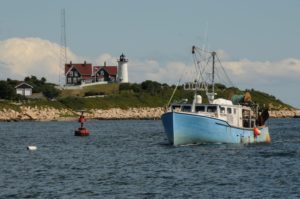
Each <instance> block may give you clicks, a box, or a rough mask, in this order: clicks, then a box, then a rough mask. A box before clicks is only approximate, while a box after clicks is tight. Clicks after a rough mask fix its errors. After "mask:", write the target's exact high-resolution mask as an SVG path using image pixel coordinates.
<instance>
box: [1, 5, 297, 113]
mask: <svg viewBox="0 0 300 199" xmlns="http://www.w3.org/2000/svg"><path fill="white" fill-rule="evenodd" d="M62 8H65V10H66V32H67V47H68V57H69V60H72V61H78V62H82V61H83V60H87V61H88V62H92V63H93V64H94V65H101V64H102V63H103V62H104V61H107V62H108V63H110V64H116V62H115V61H116V58H117V57H118V56H119V55H120V54H121V53H122V52H124V53H125V54H126V55H127V57H128V59H129V66H128V67H129V79H130V81H131V82H141V81H143V80H146V79H152V80H155V81H160V82H167V83H170V84H175V83H176V82H177V81H178V79H179V77H180V73H181V72H182V71H184V70H185V68H192V67H191V64H192V57H191V53H190V52H191V46H192V45H198V46H203V45H205V46H206V47H207V48H209V50H216V51H217V52H220V54H221V60H223V65H224V67H225V68H226V69H227V71H228V73H229V75H230V76H231V78H232V81H233V82H234V84H235V86H237V87H239V88H241V89H245V88H254V89H256V90H261V91H265V92H268V93H270V94H272V95H275V96H276V97H277V98H279V99H281V100H282V101H284V102H286V103H289V104H291V105H293V106H296V107H300V92H299V91H298V90H299V88H298V87H299V86H298V85H299V83H300V41H299V35H300V26H299V19H300V12H299V8H300V1H297V0H287V1H282V0H264V1H259V0H251V1H250V0H249V1H239V0H227V1H217V0H207V1H206V0H205V1H201V0H187V1H179V0H164V1H158V0H152V1H140V0H124V1H117V0H110V1H97V0H89V1H74V0H73V1H71V0H70V1H67V0H53V1H40V0H27V1H16V0H10V1H2V2H1V7H0V78H1V79H6V78H7V77H10V78H16V79H23V78H24V77H25V76H26V75H31V74H33V75H36V76H38V77H40V76H44V77H46V79H47V80H48V81H52V82H56V83H57V79H58V78H57V76H58V74H57V73H58V69H57V68H58V67H57V65H59V55H60V54H59V45H60V37H61V24H60V20H61V15H60V12H61V9H62Z"/></svg>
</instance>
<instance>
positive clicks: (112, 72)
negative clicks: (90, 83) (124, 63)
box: [94, 66, 118, 75]
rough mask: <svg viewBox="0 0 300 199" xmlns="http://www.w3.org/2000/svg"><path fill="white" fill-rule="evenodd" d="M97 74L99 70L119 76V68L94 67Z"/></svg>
mask: <svg viewBox="0 0 300 199" xmlns="http://www.w3.org/2000/svg"><path fill="white" fill-rule="evenodd" d="M94 68H95V73H97V72H98V71H99V70H101V69H104V70H105V71H106V72H107V73H108V74H109V75H117V72H118V68H117V66H94Z"/></svg>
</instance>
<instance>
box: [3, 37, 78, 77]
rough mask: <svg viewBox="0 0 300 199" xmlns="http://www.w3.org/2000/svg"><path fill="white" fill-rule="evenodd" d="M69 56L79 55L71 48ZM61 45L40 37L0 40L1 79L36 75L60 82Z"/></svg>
mask: <svg viewBox="0 0 300 199" xmlns="http://www.w3.org/2000/svg"><path fill="white" fill-rule="evenodd" d="M67 54H68V57H69V58H71V59H72V60H77V59H78V57H77V56H76V55H75V54H74V53H72V52H71V51H70V50H68V52H67ZM59 55H60V46H59V45H58V44H56V43H53V42H50V41H48V40H43V39H40V38H12V39H7V40H4V41H0V70H1V71H0V72H1V74H3V75H1V76H0V77H1V79H6V78H11V79H19V80H23V79H24V77H26V76H30V75H35V76H37V77H38V78H41V77H45V78H46V79H47V80H48V81H50V82H58V74H59V67H58V66H59Z"/></svg>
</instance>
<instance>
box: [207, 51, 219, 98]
mask: <svg viewBox="0 0 300 199" xmlns="http://www.w3.org/2000/svg"><path fill="white" fill-rule="evenodd" d="M216 54H217V53H216V52H215V51H213V52H211V56H212V80H211V86H212V92H211V93H208V92H207V97H208V101H209V103H213V101H214V99H215V58H216Z"/></svg>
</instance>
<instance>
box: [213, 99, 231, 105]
mask: <svg viewBox="0 0 300 199" xmlns="http://www.w3.org/2000/svg"><path fill="white" fill-rule="evenodd" d="M213 104H219V105H232V101H230V100H227V99H223V98H218V99H215V100H214V101H213Z"/></svg>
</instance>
